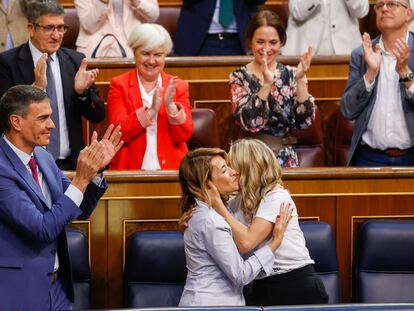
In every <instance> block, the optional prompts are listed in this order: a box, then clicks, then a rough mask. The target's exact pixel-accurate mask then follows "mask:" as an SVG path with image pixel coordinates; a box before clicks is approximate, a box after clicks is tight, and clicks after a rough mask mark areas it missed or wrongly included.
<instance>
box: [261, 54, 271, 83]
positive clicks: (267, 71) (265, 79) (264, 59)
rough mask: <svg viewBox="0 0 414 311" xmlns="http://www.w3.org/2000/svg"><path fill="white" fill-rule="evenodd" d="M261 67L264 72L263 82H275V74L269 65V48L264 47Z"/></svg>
mask: <svg viewBox="0 0 414 311" xmlns="http://www.w3.org/2000/svg"><path fill="white" fill-rule="evenodd" d="M260 69H261V71H262V74H263V84H272V82H273V74H272V72H271V70H270V69H269V65H268V63H267V49H263V56H262V62H261V64H260Z"/></svg>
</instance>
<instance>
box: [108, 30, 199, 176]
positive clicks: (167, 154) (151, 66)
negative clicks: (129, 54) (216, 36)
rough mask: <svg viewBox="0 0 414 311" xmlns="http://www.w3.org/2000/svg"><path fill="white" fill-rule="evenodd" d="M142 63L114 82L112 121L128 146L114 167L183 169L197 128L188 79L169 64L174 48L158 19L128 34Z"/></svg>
mask: <svg viewBox="0 0 414 311" xmlns="http://www.w3.org/2000/svg"><path fill="white" fill-rule="evenodd" d="M128 44H129V46H130V47H131V49H132V50H133V51H134V55H135V63H136V68H135V69H133V70H131V71H129V72H127V73H124V74H122V75H120V76H117V77H114V78H112V80H111V83H110V89H109V95H108V101H107V107H108V121H109V123H113V124H116V125H118V124H119V125H121V127H122V135H123V136H122V139H123V140H124V141H125V146H124V147H123V148H122V150H121V151H120V152H119V153H118V154H117V155H116V157H115V158H114V160H113V161H112V163H111V169H118V170H122V169H143V170H157V169H178V166H179V165H180V161H181V159H182V158H183V157H184V155H185V154H186V153H187V151H188V148H187V145H186V141H187V140H189V139H190V137H191V134H192V131H193V120H192V117H191V105H190V100H189V93H188V83H187V82H185V81H183V80H181V79H179V78H177V77H174V76H171V75H168V74H166V73H165V72H164V71H163V69H164V66H165V57H166V56H167V55H168V53H170V51H171V49H172V42H171V38H170V35H169V34H168V32H167V30H165V28H163V27H162V26H160V25H157V24H141V25H139V26H137V27H135V28H134V29H133V30H132V32H131V34H130V36H129V39H128Z"/></svg>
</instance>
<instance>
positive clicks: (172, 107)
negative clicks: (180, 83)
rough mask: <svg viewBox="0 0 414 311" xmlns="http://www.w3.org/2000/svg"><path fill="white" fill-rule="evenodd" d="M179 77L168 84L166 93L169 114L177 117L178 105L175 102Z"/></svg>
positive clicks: (165, 99) (165, 98)
mask: <svg viewBox="0 0 414 311" xmlns="http://www.w3.org/2000/svg"><path fill="white" fill-rule="evenodd" d="M176 79H177V77H173V78H172V79H171V80H170V82H169V83H168V86H167V90H166V91H165V97H164V101H165V106H166V108H167V111H168V114H170V115H175V114H177V112H178V108H177V105H176V104H175V102H174V97H175V91H176V89H177V82H176Z"/></svg>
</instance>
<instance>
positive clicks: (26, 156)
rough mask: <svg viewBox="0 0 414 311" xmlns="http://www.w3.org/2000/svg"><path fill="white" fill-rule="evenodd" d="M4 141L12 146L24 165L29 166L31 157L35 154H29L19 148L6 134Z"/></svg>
mask: <svg viewBox="0 0 414 311" xmlns="http://www.w3.org/2000/svg"><path fill="white" fill-rule="evenodd" d="M4 141H5V142H6V143H7V144H8V145H9V146H10V148H12V150H13V151H14V153H15V154H16V155H17V156H18V157H19V159H20V160H21V161H22V162H23V164H24V165H26V166H27V167H28V166H29V161H30V158H31V157H32V156H33V152H32V153H31V154H27V153H26V152H24V151H22V150H20V149H19V148H17V147H16V146H15V145H13V143H12V142H11V141H10V140H8V139H7V137H6V136H4Z"/></svg>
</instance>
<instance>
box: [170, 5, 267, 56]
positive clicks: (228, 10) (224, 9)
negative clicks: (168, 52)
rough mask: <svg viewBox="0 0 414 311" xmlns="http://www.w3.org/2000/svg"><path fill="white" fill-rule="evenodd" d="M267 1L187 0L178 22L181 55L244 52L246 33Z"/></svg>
mask: <svg viewBox="0 0 414 311" xmlns="http://www.w3.org/2000/svg"><path fill="white" fill-rule="evenodd" d="M264 3H265V0H184V1H183V4H182V7H181V12H180V17H179V19H178V24H177V32H176V35H175V42H174V54H176V55H178V56H196V55H197V56H207V55H244V54H246V52H247V48H246V42H245V37H244V34H245V32H246V26H247V24H248V22H249V20H250V19H251V17H252V16H253V15H254V14H256V12H257V10H258V6H259V5H261V4H264Z"/></svg>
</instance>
